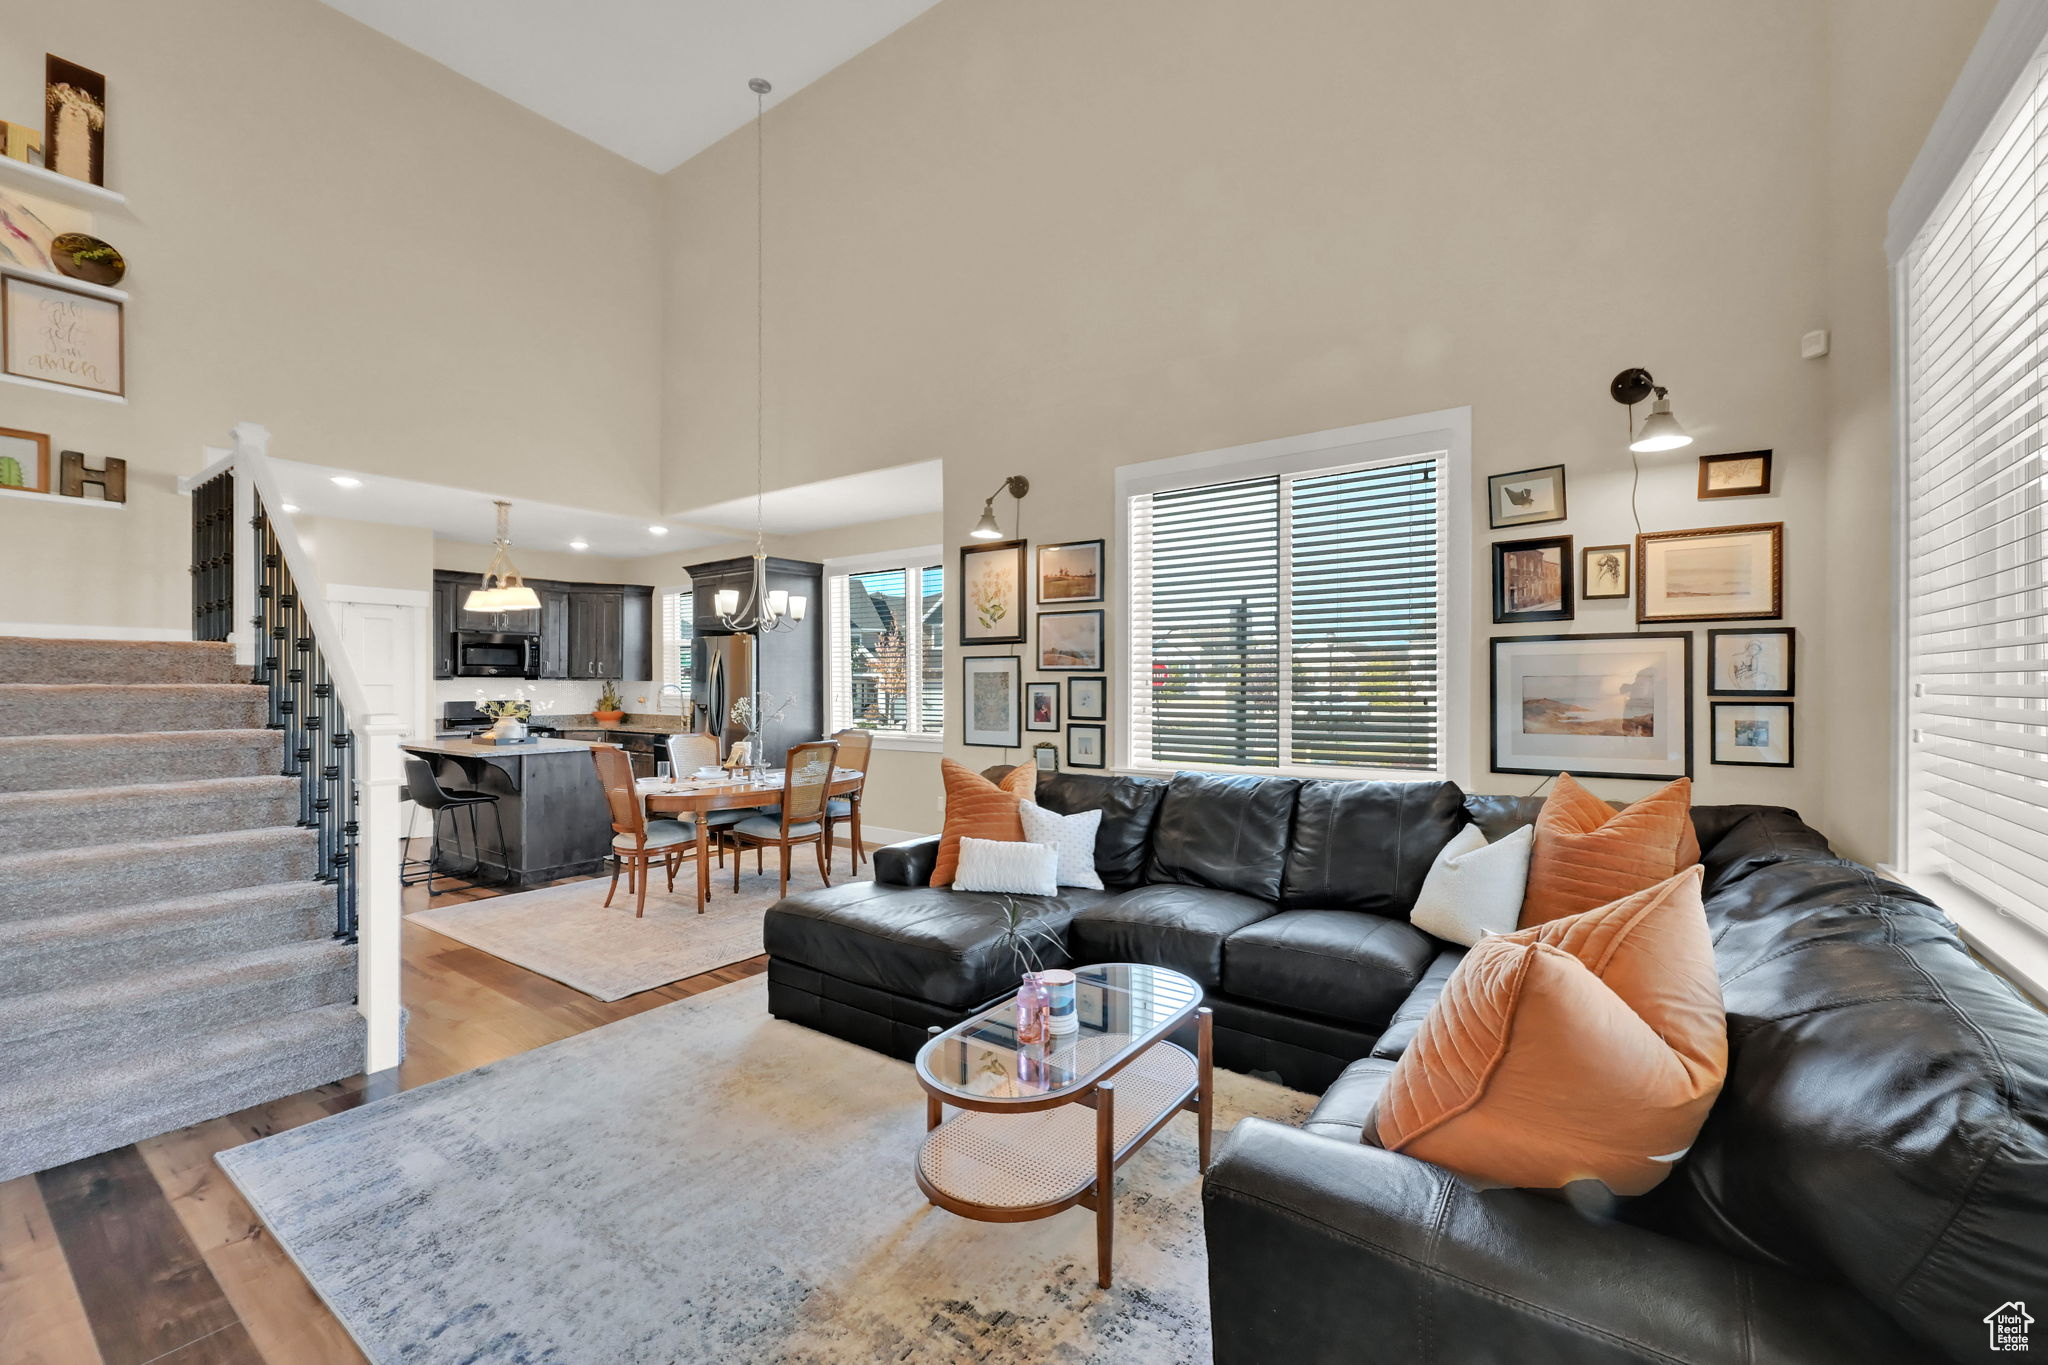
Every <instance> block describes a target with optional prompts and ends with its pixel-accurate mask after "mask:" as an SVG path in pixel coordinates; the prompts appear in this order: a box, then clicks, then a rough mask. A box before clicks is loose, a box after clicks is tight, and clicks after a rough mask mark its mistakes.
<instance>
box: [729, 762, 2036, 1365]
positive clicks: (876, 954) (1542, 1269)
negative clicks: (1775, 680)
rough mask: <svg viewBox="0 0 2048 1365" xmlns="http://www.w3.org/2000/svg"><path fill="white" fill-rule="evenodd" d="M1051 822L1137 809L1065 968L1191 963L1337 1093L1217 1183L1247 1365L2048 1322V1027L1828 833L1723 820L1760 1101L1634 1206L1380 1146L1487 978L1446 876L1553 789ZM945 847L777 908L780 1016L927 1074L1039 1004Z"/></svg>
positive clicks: (889, 856)
mask: <svg viewBox="0 0 2048 1365" xmlns="http://www.w3.org/2000/svg"><path fill="white" fill-rule="evenodd" d="M1039 800H1040V801H1041V803H1042V804H1044V805H1046V806H1047V807H1048V808H1051V809H1054V810H1060V811H1066V812H1072V811H1076V810H1081V809H1090V808H1096V809H1101V810H1102V811H1103V813H1104V814H1103V823H1102V829H1101V834H1100V836H1099V838H1098V842H1097V850H1096V856H1097V864H1098V867H1099V869H1100V871H1101V872H1102V875H1103V880H1104V882H1105V885H1106V889H1105V890H1103V891H1100V892H1096V891H1073V890H1069V891H1065V892H1063V893H1062V894H1061V895H1060V896H1059V897H1057V898H1054V899H1051V900H1048V901H1047V902H1045V908H1046V912H1047V913H1046V917H1047V919H1048V921H1049V922H1051V923H1053V924H1054V925H1056V926H1058V928H1059V936H1060V940H1061V948H1060V950H1059V952H1060V953H1063V954H1064V957H1065V959H1066V960H1067V961H1070V962H1077V963H1081V962H1096V961H1145V962H1155V963H1160V964H1163V965H1166V966H1170V967H1174V968H1176V969H1178V970H1180V971H1183V972H1186V973H1188V974H1189V975H1190V976H1193V977H1194V978H1195V979H1196V980H1197V981H1198V982H1200V983H1201V985H1202V986H1203V988H1204V990H1205V991H1206V992H1207V993H1208V997H1209V998H1208V1003H1209V1004H1210V1005H1211V1006H1212V1007H1213V1008H1214V1009H1215V1012H1216V1044H1217V1052H1216V1055H1217V1061H1218V1064H1219V1065H1223V1066H1226V1067H1232V1068H1235V1069H1239V1070H1246V1071H1263V1072H1270V1073H1276V1074H1277V1075H1278V1076H1279V1077H1280V1078H1281V1079H1282V1080H1284V1081H1285V1082H1286V1083H1288V1084H1290V1085H1293V1086H1295V1087H1297V1088H1300V1089H1308V1090H1312V1091H1322V1092H1324V1094H1323V1099H1322V1101H1321V1103H1320V1104H1319V1105H1318V1106H1317V1108H1316V1111H1315V1113H1314V1115H1313V1116H1312V1117H1311V1119H1310V1120H1309V1121H1308V1122H1307V1123H1306V1124H1305V1125H1304V1126H1303V1127H1301V1128H1294V1127H1291V1126H1288V1125H1284V1124H1278V1123H1271V1122H1267V1121H1263V1120H1257V1119H1252V1120H1247V1121H1245V1122H1244V1123H1241V1124H1239V1125H1238V1127H1237V1128H1236V1130H1235V1131H1234V1132H1233V1133H1232V1134H1231V1136H1230V1138H1229V1140H1228V1141H1227V1142H1226V1143H1225V1144H1224V1145H1223V1147H1222V1149H1221V1151H1220V1153H1219V1155H1218V1157H1217V1160H1216V1163H1215V1165H1214V1166H1213V1167H1212V1169H1211V1171H1210V1173H1209V1176H1208V1179H1207V1181H1206V1182H1205V1186H1204V1195H1203V1197H1204V1204H1205V1220H1206V1227H1207V1234H1208V1243H1209V1272H1210V1297H1211V1307H1212V1314H1213V1321H1214V1343H1215V1360H1216V1361H1217V1362H1218V1365H1253V1363H1254V1362H1268V1361H1286V1362H1288V1363H1289V1365H1321V1363H1322V1362H1330V1363H1331V1365H1335V1362H1340V1361H1341V1362H1346V1365H1356V1363H1357V1362H1373V1363H1377V1362H1387V1363H1388V1365H1393V1362H1402V1363H1403V1365H1407V1363H1409V1362H1444V1363H1445V1365H1467V1363H1468V1362H1495V1361H1498V1362H1514V1363H1515V1365H1550V1363H1551V1362H1555V1363H1556V1365H1566V1363H1567V1362H1569V1363H1570V1365H1600V1363H1603V1362H1620V1361H1630V1362H1635V1361H1645V1362H1647V1361H1655V1362H1701V1363H1704V1362H1713V1363H1715V1365H1718V1363H1719V1362H1724V1361H1725V1362H1728V1363H1729V1365H1737V1363H1738V1362H1739V1363H1740V1365H1778V1363H1779V1362H1787V1363H1789V1362H1819V1363H1822V1365H1835V1363H1836V1362H1840V1363H1841V1365H1851V1363H1852V1362H1853V1363H1854V1365H1891V1362H1899V1363H1900V1365H1903V1363H1904V1362H1908V1361H1915V1362H1921V1361H1931V1360H1976V1359H1978V1358H1980V1356H1986V1355H1988V1354H1990V1353H1989V1352H1988V1351H1987V1341H1988V1328H1987V1326H1986V1325H1985V1323H1984V1321H1983V1319H1984V1318H1985V1317H1986V1316H1987V1315H1989V1314H1993V1313H1995V1312H1997V1311H1998V1310H2000V1309H2002V1308H2005V1307H2006V1305H2007V1304H2008V1303H2010V1302H2012V1301H2021V1302H2025V1301H2028V1300H2029V1299H2030V1298H2031V1300H2032V1302H2033V1303H2034V1304H2035V1306H2036V1308H2037V1309H2040V1310H2048V1019H2044V1017H2043V1015H2042V1014H2041V1013H2040V1012H2039V1011H2038V1010H2037V1009H2036V1008H2035V1007H2034V1006H2033V1005H2031V1004H2030V1003H2029V1002H2027V1001H2026V1000H2025V999H2024V998H2022V997H2021V996H2020V995H2019V994H2018V993H2017V992H2015V991H2014V990H2013V989H2012V988H2011V987H2009V986H2008V985H2007V984H2006V983H2005V982H2003V981H2002V980H2000V979H1999V978H1997V977H1996V976H1994V975H1993V974H1992V973H1991V972H1989V971H1987V970H1986V969H1985V968H1984V967H1983V966H1982V965H1981V964H1979V963H1978V962H1977V961H1976V960H1975V959H1973V958H1972V957H1971V956H1970V955H1969V953H1968V952H1967V951H1966V950H1965V948H1964V947H1963V944H1962V942H1961V940H1960V939H1959V938H1958V937H1957V935H1956V931H1955V928H1954V926H1953V925H1952V924H1951V923H1950V922H1949V920H1948V919H1947V917H1946V916H1944V915H1943V914H1942V912H1941V911H1940V910H1939V909H1938V908H1937V907H1935V906H1934V905H1933V904H1931V903H1930V902H1928V901H1926V900H1924V899H1922V898H1921V897H1919V896H1917V895H1916V894H1914V893H1913V892H1911V891H1909V890H1908V889H1906V888H1904V887H1902V886H1899V885H1897V884H1895V883H1892V882H1889V881H1886V880H1885V879H1883V878H1881V877H1879V876H1878V875H1877V874H1876V873H1874V872H1872V871H1871V870H1870V869H1868V868H1866V867H1862V866H1859V865H1857V864H1854V863H1850V862H1846V861H1842V860H1839V859H1837V858H1835V857H1834V856H1833V854H1832V852H1831V850H1830V849H1829V848H1828V845H1827V842H1826V840H1825V839H1823V838H1822V837H1821V836H1820V835H1819V834H1818V833H1817V832H1815V831H1814V830H1812V829H1810V828H1808V827H1807V826H1806V825H1804V824H1803V823H1802V822H1801V821H1800V820H1799V818H1798V817H1797V816H1796V815H1795V814H1794V813H1792V812H1791V811H1787V810H1782V809H1776V808H1771V807H1758V806H1702V807H1695V808H1694V811H1693V820H1694V825H1695V827H1696V829H1697V832H1698V834H1699V840H1700V846H1701V850H1702V860H1703V862H1704V863H1705V870H1706V880H1705V891H1706V896H1707V912H1708V916H1709V919H1710V922H1711V927H1712V930H1713V934H1714V941H1715V952H1716V958H1717V962H1718V965H1719V968H1720V973H1721V981H1722V991H1723V996H1724V998H1725V1001H1726V1004H1727V1009H1728V1020H1729V1035H1730V1070H1729V1077H1728V1083H1727V1086H1726V1088H1725V1089H1724V1091H1723V1093H1722V1095H1721V1098H1720V1099H1719V1101H1718V1102H1717V1103H1716V1105H1715V1108H1714V1111H1713V1113H1712V1115H1711V1116H1710V1118H1709V1120H1708V1122H1707V1125H1706V1128H1705V1130H1704V1131H1703V1132H1702V1133H1701V1135H1700V1138H1699V1141H1698V1142H1697V1143H1696V1144H1695V1145H1694V1147H1693V1149H1692V1150H1691V1152H1690V1153H1689V1154H1688V1155H1687V1156H1686V1157H1685V1158H1684V1159H1683V1160H1682V1161H1680V1162H1679V1163H1678V1165H1677V1168H1676V1170H1675V1172H1674V1174H1673V1175H1672V1177H1671V1178H1670V1179H1669V1180H1667V1181H1666V1182H1665V1183H1664V1184H1663V1185H1662V1186H1660V1187H1659V1188H1658V1189H1657V1190H1655V1191H1653V1192H1652V1193H1651V1194H1650V1195H1648V1196H1645V1197H1643V1198H1641V1199H1637V1200H1631V1201H1620V1202H1616V1201H1613V1200H1611V1199H1593V1198H1591V1197H1590V1196H1588V1195H1586V1194H1585V1193H1584V1192H1583V1191H1572V1192H1568V1193H1567V1194H1564V1195H1560V1194H1556V1193H1537V1192H1530V1191H1517V1190H1494V1191H1484V1192H1482V1191H1478V1190H1475V1189H1473V1188H1471V1187H1469V1186H1467V1185H1465V1184H1464V1183H1463V1182H1461V1181H1459V1180H1458V1179H1456V1178H1455V1177H1453V1176H1451V1175H1450V1174H1449V1173H1448V1172H1446V1171H1443V1170H1442V1169H1440V1168H1437V1167H1434V1166H1430V1165H1428V1164H1426V1163H1424V1162H1420V1161H1416V1160H1414V1159H1412V1158H1409V1157H1404V1156H1400V1155H1397V1154H1394V1153H1390V1152H1386V1151H1383V1150H1381V1149H1380V1148H1378V1147H1375V1146H1372V1145H1370V1144H1369V1143H1366V1142H1362V1141H1361V1140H1360V1134H1361V1128H1362V1125H1363V1124H1364V1123H1365V1122H1366V1120H1367V1118H1368V1116H1369V1115H1370V1113H1371V1110H1372V1107H1373V1104H1374V1102H1375V1101H1376V1100H1377V1098H1378V1094H1379V1090H1380V1088H1381V1087H1382V1086H1383V1085H1384V1083H1385V1079H1386V1076H1387V1073H1388V1072H1389V1071H1390V1070H1391V1069H1392V1067H1393V1064H1394V1061H1395V1060H1396V1059H1397V1058H1398V1057H1399V1056H1400V1054H1401V1051H1402V1050H1403V1049H1404V1048H1405V1047H1406V1046H1407V1044H1408V1042H1409V1041H1410V1040H1411V1039H1412V1038H1413V1036H1414V1033H1415V1030H1416V1028H1417V1027H1418V1026H1419V1024H1420V1022H1421V1020H1422V1018H1423V1016H1424V1015H1425V1014H1426V1013H1427V1011H1428V1008H1429V1006H1430V1004H1431V1003H1432V1002H1433V1001H1434V1000H1435V998H1436V995H1437V992H1438V991H1440V990H1441V988H1442V983H1443V981H1444V979H1445V978H1446V977H1447V976H1448V975H1449V973H1450V971H1451V969H1452V968H1453V967H1454V966H1455V965H1456V963H1457V961H1458V959H1459V956H1460V954H1461V950H1460V949H1458V948H1456V947H1454V946H1452V945H1449V944H1445V943H1442V942H1439V941H1437V940H1434V939H1432V938H1430V937H1429V936H1428V935H1426V934H1424V933H1422V932H1421V931H1419V930H1417V929H1415V928H1414V927H1413V926H1411V925H1409V924H1408V923H1407V920H1406V913H1407V909H1408V907H1409V905H1410V904H1412V902H1413V900H1414V898H1415V895H1416V893H1417V891H1418V890H1419V888H1420V886H1421V883H1422V878H1423V876H1424V875H1425V874H1426V872H1427V871H1428V868H1429V866H1430V863H1431V861H1432V860H1433V859H1434V857H1435V855H1436V852H1437V851H1438V850H1439V849H1440V848H1441V847H1442V846H1443V844H1444V843H1445V842H1446V841H1447V840H1448V839H1449V838H1450V837H1451V836H1452V834H1454V833H1456V832H1457V830H1459V829H1460V828H1462V827H1463V826H1464V825H1465V824H1467V823H1469V822H1474V821H1476V822H1477V823H1479V824H1480V825H1481V827H1482V828H1483V829H1485V831H1486V833H1487V835H1488V837H1489V838H1490V839H1492V838H1499V837H1500V836H1501V835H1503V834H1506V833H1508V832H1509V831H1511V830H1512V829H1514V828H1515V827H1517V826H1518V825H1520V824H1525V823H1528V822H1529V821H1531V820H1533V819H1534V817H1535V814H1536V811H1537V810H1538V808H1539V807H1540V805H1541V802H1540V801H1539V800H1535V799H1531V798H1519V797H1489V796H1467V795H1465V794H1464V793H1462V792H1461V791H1459V789H1458V788H1457V787H1455V786H1454V785H1452V784H1449V783H1413V784H1397V783H1360V782H1298V781H1293V780H1289V779H1282V778H1264V779H1261V778H1239V777H1219V776H1213V775H1202V774H1191V773H1184V774H1180V775H1178V776H1176V777H1175V778H1174V779H1173V780H1172V781H1171V782H1170V783H1167V782H1159V781H1152V780H1147V779H1140V778H1105V777H1096V776H1093V775H1089V774H1059V775H1052V776H1048V777H1046V778H1045V779H1044V781H1043V783H1042V786H1041V789H1040V793H1039ZM935 843H936V841H933V840H921V841H917V842H914V843H911V844H904V845H897V846H894V847H893V848H890V849H885V850H881V851H879V852H878V853H877V855H876V860H875V868H876V881H875V882H873V883H855V884H852V885H845V886H839V887H834V888H831V889H829V890H822V891H814V892H806V893H804V894H801V895H798V896H793V897H791V898H789V899H788V900H785V901H783V902H782V903H781V904H779V905H777V906H776V907H774V908H773V909H771V910H770V911H769V912H768V919H767V925H766V939H767V947H768V951H769V954H770V961H769V1001H770V1008H771V1009H772V1010H773V1011H774V1013H775V1014H776V1015H778V1016H779V1017H782V1018H786V1019H791V1020H795V1021H797V1022H799V1023H803V1024H807V1025H810V1026H812V1027H814V1028H819V1029H822V1030H824V1031H826V1032H830V1033H834V1034H837V1035H839V1036H840V1037H844V1038H848V1039H851V1040H852V1041H855V1042H858V1043H862V1044H865V1045H867V1046H869V1047H873V1048H876V1049H878V1050H880V1051H884V1052H888V1053H891V1054H893V1055H896V1056H901V1057H909V1056H911V1055H913V1054H914V1053H915V1051H916V1050H917V1048H918V1047H919V1046H920V1045H921V1044H922V1043H923V1041H924V1039H925V1037H926V1029H927V1027H928V1026H930V1025H932V1024H951V1023H954V1022H957V1021H958V1020H959V1019H960V1018H962V1017H964V1016H965V1015H966V1014H968V1013H971V1012H972V1011H974V1010H975V1009H978V1008H981V1007H983V1006H984V1005H986V1004H987V1003H989V1002H990V1001H992V1000H994V999H996V998H998V997H1000V996H1001V995H1003V994H1005V993H1006V992H1007V991H1009V990H1010V989H1012V988H1013V987H1014V985H1015V982H1016V976H1017V972H1016V967H1015V964H1014V963H1013V962H1012V961H1010V959H1009V957H1008V955H1007V954H1006V953H1004V952H1002V951H1001V950H1000V949H998V948H997V947H996V945H995V923H994V921H995V907H994V904H993V902H994V900H995V898H993V897H988V896H979V895H974V894H970V893H960V892H954V891H951V890H942V889H935V888H932V887H930V886H928V885H926V884H925V883H926V881H927V880H928V878H929V875H930V868H931V860H932V858H933V856H934V853H935ZM1056 955H1057V954H1056ZM2041 1332H2042V1343H2043V1345H2042V1348H2043V1349H2044V1350H2048V1311H2044V1313H2043V1326H2042V1328H2041Z"/></svg>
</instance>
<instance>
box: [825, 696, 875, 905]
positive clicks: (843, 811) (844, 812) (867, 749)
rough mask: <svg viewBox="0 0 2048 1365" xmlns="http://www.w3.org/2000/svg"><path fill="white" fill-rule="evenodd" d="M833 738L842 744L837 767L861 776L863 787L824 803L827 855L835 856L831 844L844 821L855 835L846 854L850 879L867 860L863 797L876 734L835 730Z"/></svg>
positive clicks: (857, 730) (852, 728)
mask: <svg viewBox="0 0 2048 1365" xmlns="http://www.w3.org/2000/svg"><path fill="white" fill-rule="evenodd" d="M832 739H833V741H834V742H835V743H837V744H838V745H839V758H838V760H837V763H838V766H839V767H841V768H845V769H847V770H848V771H851V772H857V773H859V774H860V785H859V786H857V787H855V788H854V789H853V790H852V791H850V792H846V793H844V794H843V795H840V796H835V797H832V798H831V799H830V800H828V801H827V802H826V803H825V856H826V858H828V859H829V858H830V857H831V856H832V841H833V838H834V834H835V831H836V829H837V827H838V824H839V822H840V821H841V820H844V821H846V824H847V828H848V829H849V830H850V831H851V832H852V834H853V846H852V847H851V848H849V849H848V850H847V851H846V875H847V876H849V877H851V876H852V875H853V874H854V873H856V872H858V871H860V865H861V864H862V863H864V862H866V861H867V860H868V850H867V846H866V845H865V844H863V843H862V842H861V838H860V798H861V793H862V792H864V791H866V790H867V785H868V761H869V760H870V759H871V758H873V757H874V752H875V734H874V731H872V730H863V729H861V728H859V727H858V726H853V727H850V728H848V729H845V730H840V731H836V732H835V733H834V734H833V735H832Z"/></svg>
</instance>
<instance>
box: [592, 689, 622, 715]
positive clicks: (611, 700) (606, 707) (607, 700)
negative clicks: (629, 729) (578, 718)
mask: <svg viewBox="0 0 2048 1365" xmlns="http://www.w3.org/2000/svg"><path fill="white" fill-rule="evenodd" d="M597 709H598V710H600V711H623V710H625V709H626V699H625V698H624V697H621V696H620V695H619V688H618V684H616V683H606V684H605V685H604V691H602V692H600V693H598V694H597Z"/></svg>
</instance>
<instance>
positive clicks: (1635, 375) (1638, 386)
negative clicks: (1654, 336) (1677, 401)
mask: <svg viewBox="0 0 2048 1365" xmlns="http://www.w3.org/2000/svg"><path fill="white" fill-rule="evenodd" d="M1607 392H1608V393H1609V394H1610V395H1612V396H1613V398H1614V401H1615V402H1617V403H1623V404H1626V405H1627V406H1628V408H1629V418H1630V431H1629V442H1628V448H1629V449H1630V450H1632V451H1634V452H1635V453H1636V454H1638V455H1654V454H1656V453H1657V452H1658V451H1663V450H1680V449H1683V448H1684V447H1686V446H1689V445H1691V444H1692V437H1691V435H1689V434H1688V433H1687V432H1686V429H1685V428H1684V427H1682V426H1680V425H1679V424H1678V419H1677V418H1676V417H1673V416H1672V415H1671V391H1670V390H1669V389H1666V388H1663V387H1661V386H1660V385H1659V384H1658V383H1657V381H1656V380H1654V379H1652V378H1650V372H1649V371H1648V370H1645V369H1633V370H1623V371H1622V372H1621V373H1620V374H1618V375H1616V376H1614V382H1613V383H1611V384H1609V385H1608V386H1607ZM1652 394H1655V395H1656V399H1657V401H1656V402H1654V403H1652V404H1650V415H1649V416H1648V417H1645V418H1644V419H1643V424H1642V426H1641V427H1636V426H1635V424H1634V418H1635V406H1636V404H1638V403H1640V402H1642V401H1643V400H1644V399H1645V398H1648V397H1650V396H1651V395H1652Z"/></svg>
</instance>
